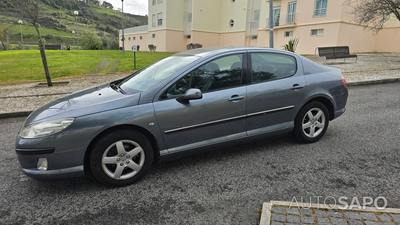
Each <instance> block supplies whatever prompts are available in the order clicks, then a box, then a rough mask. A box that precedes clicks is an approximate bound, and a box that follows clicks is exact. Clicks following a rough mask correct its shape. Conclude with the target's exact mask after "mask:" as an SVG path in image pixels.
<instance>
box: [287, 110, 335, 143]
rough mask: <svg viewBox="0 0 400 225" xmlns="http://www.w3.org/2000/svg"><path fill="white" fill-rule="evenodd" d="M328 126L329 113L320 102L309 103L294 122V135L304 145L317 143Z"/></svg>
mask: <svg viewBox="0 0 400 225" xmlns="http://www.w3.org/2000/svg"><path fill="white" fill-rule="evenodd" d="M328 125H329V112H328V109H327V108H326V106H325V105H324V104H322V103H321V102H311V103H309V104H307V105H305V106H304V107H303V108H302V109H301V110H300V112H299V114H298V115H297V117H296V120H295V128H294V135H295V137H296V138H297V140H299V141H301V142H304V143H312V142H316V141H318V140H319V139H320V138H321V137H322V136H323V135H324V134H325V132H326V130H327V129H328Z"/></svg>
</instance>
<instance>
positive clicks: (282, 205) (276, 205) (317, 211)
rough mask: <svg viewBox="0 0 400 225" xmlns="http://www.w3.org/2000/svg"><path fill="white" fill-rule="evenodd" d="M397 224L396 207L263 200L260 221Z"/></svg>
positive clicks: (279, 224) (267, 224)
mask: <svg viewBox="0 0 400 225" xmlns="http://www.w3.org/2000/svg"><path fill="white" fill-rule="evenodd" d="M289 224H322V225H330V224H333V225H347V224H350V225H399V224H400V209H391V208H387V209H376V208H372V207H365V209H364V208H362V207H361V209H358V208H357V207H354V208H353V209H345V210H341V209H340V208H339V206H338V205H325V204H324V203H321V204H311V205H310V203H304V205H296V204H295V203H294V204H293V203H291V202H278V201H271V202H270V203H266V202H265V203H264V204H263V208H262V212H261V220H260V225H289Z"/></svg>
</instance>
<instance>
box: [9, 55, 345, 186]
mask: <svg viewBox="0 0 400 225" xmlns="http://www.w3.org/2000/svg"><path fill="white" fill-rule="evenodd" d="M347 97H348V91H347V86H346V81H345V79H344V77H343V76H342V74H341V71H340V70H339V69H336V68H332V67H327V66H322V65H319V64H316V63H314V62H312V61H310V60H308V59H306V58H304V57H302V56H299V55H297V54H293V53H290V52H284V51H280V50H274V49H269V48H255V47H243V48H234V47H225V48H208V49H195V50H191V51H186V52H182V53H178V54H175V55H173V56H171V57H168V58H165V59H163V60H161V61H159V62H157V63H155V64H153V65H150V66H148V67H146V68H143V69H141V70H139V71H137V72H136V73H134V74H132V75H130V76H128V77H126V78H123V79H120V80H117V81H114V82H111V83H108V84H104V85H100V86H96V87H92V88H89V89H86V90H83V91H80V92H76V93H73V94H70V95H67V96H65V97H63V98H60V99H58V100H56V101H53V102H51V103H49V104H47V105H45V106H43V107H41V108H40V109H38V110H36V111H34V112H33V113H32V114H31V115H30V116H29V117H28V118H27V119H26V121H25V123H24V125H23V126H22V128H21V130H20V132H19V133H18V135H17V140H16V152H17V155H18V159H19V162H20V164H21V167H22V170H23V172H25V173H26V174H27V175H29V176H31V177H33V178H37V179H65V178H72V177H79V176H84V175H85V174H86V173H92V174H93V175H94V176H95V177H96V179H98V180H99V181H100V182H102V183H104V184H106V185H112V186H124V185H129V184H132V183H134V182H136V181H138V180H139V179H141V178H142V177H143V176H144V175H145V174H146V173H147V172H148V170H149V169H150V167H151V165H152V164H153V162H157V161H160V160H161V159H167V158H171V157H176V156H181V155H187V154H191V153H195V152H200V151H204V150H212V149H216V148H220V147H226V146H229V145H234V144H237V143H240V142H245V141H249V140H254V139H260V138H265V137H268V136H271V135H277V134H282V133H288V132H292V133H293V134H294V136H295V137H296V138H297V139H298V140H299V141H301V142H306V143H311V142H315V141H317V140H319V139H320V138H321V137H322V136H323V135H324V133H325V132H326V130H327V128H328V124H329V121H331V120H333V119H335V118H337V117H338V116H340V115H342V114H343V113H344V112H345V106H346V102H347ZM266 154H267V153H266ZM85 172H86V173H85Z"/></svg>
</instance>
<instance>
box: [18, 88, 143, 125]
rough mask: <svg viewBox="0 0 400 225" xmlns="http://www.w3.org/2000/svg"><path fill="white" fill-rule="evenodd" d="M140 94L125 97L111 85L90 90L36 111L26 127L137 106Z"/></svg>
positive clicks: (76, 93) (74, 94)
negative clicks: (44, 121)
mask: <svg viewBox="0 0 400 225" xmlns="http://www.w3.org/2000/svg"><path fill="white" fill-rule="evenodd" d="M139 97H140V93H137V94H133V95H125V94H122V93H120V92H117V91H115V90H114V89H112V88H111V87H110V84H103V85H100V86H96V87H92V88H88V89H85V90H82V91H78V92H75V93H72V94H70V95H67V96H64V97H62V98H60V99H57V100H55V101H52V102H50V103H48V104H46V105H44V106H42V107H41V108H39V109H37V110H36V111H34V112H33V113H32V114H31V115H30V116H29V117H28V119H27V120H26V122H25V125H28V124H30V123H36V122H41V121H43V120H53V119H60V118H69V117H79V116H84V115H89V114H94V113H98V112H103V111H108V110H112V109H116V108H123V107H127V106H133V105H137V104H138V102H139Z"/></svg>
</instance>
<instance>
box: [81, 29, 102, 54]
mask: <svg viewBox="0 0 400 225" xmlns="http://www.w3.org/2000/svg"><path fill="white" fill-rule="evenodd" d="M82 39H83V41H82V46H83V47H84V48H85V49H87V50H102V49H103V42H102V41H101V38H100V37H98V36H97V35H95V34H94V33H89V34H86V35H84V36H83V38H82Z"/></svg>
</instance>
